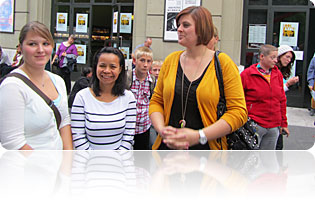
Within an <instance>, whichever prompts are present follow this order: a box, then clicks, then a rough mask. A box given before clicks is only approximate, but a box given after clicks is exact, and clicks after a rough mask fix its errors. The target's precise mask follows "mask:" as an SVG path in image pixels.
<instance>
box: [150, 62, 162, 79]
mask: <svg viewBox="0 0 315 200" xmlns="http://www.w3.org/2000/svg"><path fill="white" fill-rule="evenodd" d="M162 64H163V61H162V60H155V61H153V63H152V65H151V68H150V73H151V74H152V75H153V76H154V77H155V79H156V80H157V79H158V77H159V73H160V70H161V67H162Z"/></svg>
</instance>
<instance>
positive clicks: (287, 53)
mask: <svg viewBox="0 0 315 200" xmlns="http://www.w3.org/2000/svg"><path fill="white" fill-rule="evenodd" d="M294 61H295V54H294V51H293V49H292V48H291V47H290V46H288V45H281V46H280V47H278V62H277V63H276V65H277V67H278V69H279V70H280V71H281V74H282V76H283V89H284V92H287V91H289V87H290V86H292V85H294V84H296V83H297V82H299V77H298V76H295V77H291V73H292V72H291V69H292V65H293V63H294ZM283 133H284V132H282V133H280V135H279V138H278V141H277V145H276V150H282V149H283ZM284 134H286V133H284ZM288 136H289V135H287V137H288Z"/></svg>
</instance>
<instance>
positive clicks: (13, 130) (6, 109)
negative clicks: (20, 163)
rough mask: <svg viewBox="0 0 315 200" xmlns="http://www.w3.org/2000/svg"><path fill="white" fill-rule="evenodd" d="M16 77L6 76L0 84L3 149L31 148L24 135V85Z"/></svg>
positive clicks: (0, 131)
mask: <svg viewBox="0 0 315 200" xmlns="http://www.w3.org/2000/svg"><path fill="white" fill-rule="evenodd" d="M22 84H23V83H20V81H19V80H17V79H16V78H7V79H6V80H5V81H3V82H2V84H1V86H0V94H12V95H0V133H1V134H0V141H1V144H2V146H3V147H4V148H5V149H10V150H17V149H21V150H24V149H32V147H30V146H29V145H28V144H27V143H26V138H25V135H24V110H25V93H24V90H23V89H24V87H23V85H22Z"/></svg>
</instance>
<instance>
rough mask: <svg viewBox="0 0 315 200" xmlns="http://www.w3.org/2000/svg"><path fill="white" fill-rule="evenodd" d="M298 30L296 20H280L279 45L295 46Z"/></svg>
mask: <svg viewBox="0 0 315 200" xmlns="http://www.w3.org/2000/svg"><path fill="white" fill-rule="evenodd" d="M298 32H299V23H298V22H280V32H279V33H280V34H279V45H284V44H286V45H289V46H292V47H296V46H297V41H298Z"/></svg>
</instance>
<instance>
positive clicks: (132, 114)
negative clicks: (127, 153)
mask: <svg viewBox="0 0 315 200" xmlns="http://www.w3.org/2000/svg"><path fill="white" fill-rule="evenodd" d="M125 93H126V91H125ZM136 115H137V111H136V100H135V98H134V96H133V94H130V99H129V103H128V109H127V112H126V119H125V120H126V126H125V131H124V133H123V137H122V141H121V145H120V147H119V149H120V150H122V149H127V150H131V149H132V145H133V141H134V140H133V138H134V135H135V127H136Z"/></svg>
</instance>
